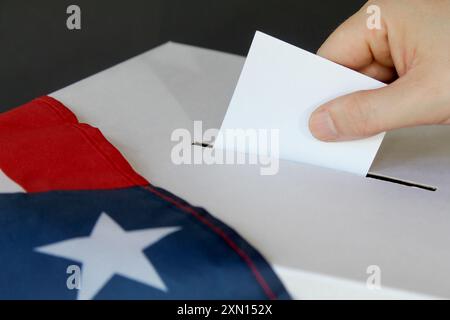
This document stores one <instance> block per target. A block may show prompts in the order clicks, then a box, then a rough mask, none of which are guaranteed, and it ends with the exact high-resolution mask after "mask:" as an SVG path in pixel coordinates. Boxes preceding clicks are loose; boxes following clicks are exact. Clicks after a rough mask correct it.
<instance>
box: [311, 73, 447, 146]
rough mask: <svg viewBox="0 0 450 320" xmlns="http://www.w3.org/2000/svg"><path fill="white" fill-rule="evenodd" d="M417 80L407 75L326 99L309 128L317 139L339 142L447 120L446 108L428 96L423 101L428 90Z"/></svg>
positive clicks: (417, 78) (418, 78) (419, 78)
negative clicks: (377, 87) (377, 85)
mask: <svg viewBox="0 0 450 320" xmlns="http://www.w3.org/2000/svg"><path fill="white" fill-rule="evenodd" d="M420 80H421V77H419V76H416V75H413V74H408V75H407V76H405V77H403V78H401V79H399V80H397V81H396V82H394V83H393V84H391V85H389V86H387V87H384V88H381V89H376V90H368V91H359V92H356V93H352V94H349V95H346V96H342V97H339V98H337V99H335V100H333V101H330V102H328V103H326V104H324V105H322V106H321V107H319V108H318V109H317V110H316V111H315V112H314V113H313V114H312V116H311V118H310V122H309V127H310V130H311V132H312V134H313V135H314V136H315V137H316V138H317V139H319V140H323V141H343V140H354V139H360V138H364V137H368V136H372V135H375V134H377V133H380V132H384V131H388V130H392V129H396V128H402V127H409V126H415V125H421V124H432V123H442V122H444V121H445V120H447V119H448V108H446V109H445V110H444V108H440V107H439V106H435V105H433V102H432V100H430V99H429V98H428V101H425V98H426V97H427V95H428V94H429V90H426V89H425V86H424V84H423V82H421V81H420ZM427 91H428V93H427ZM424 97H425V98H424ZM435 110H442V111H441V112H436V111H435Z"/></svg>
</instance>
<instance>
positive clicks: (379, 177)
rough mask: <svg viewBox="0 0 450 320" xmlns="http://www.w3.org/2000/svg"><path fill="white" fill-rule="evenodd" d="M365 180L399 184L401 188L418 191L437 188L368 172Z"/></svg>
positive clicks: (435, 189)
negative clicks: (416, 189)
mask: <svg viewBox="0 0 450 320" xmlns="http://www.w3.org/2000/svg"><path fill="white" fill-rule="evenodd" d="M366 178H369V179H375V180H380V181H385V182H390V183H396V184H399V185H402V186H406V187H411V188H418V189H422V190H426V191H437V187H433V186H429V185H426V184H422V183H417V182H413V181H407V180H402V179H397V178H394V177H389V176H384V175H380V174H376V173H370V172H369V173H368V174H367V176H366Z"/></svg>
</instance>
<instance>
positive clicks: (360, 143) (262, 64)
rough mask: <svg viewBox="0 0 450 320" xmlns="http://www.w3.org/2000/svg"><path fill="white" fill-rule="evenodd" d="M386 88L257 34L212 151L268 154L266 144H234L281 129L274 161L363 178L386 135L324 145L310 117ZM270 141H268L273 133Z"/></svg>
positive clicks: (262, 142)
mask: <svg viewBox="0 0 450 320" xmlns="http://www.w3.org/2000/svg"><path fill="white" fill-rule="evenodd" d="M384 85H385V84H383V83H382V82H379V81H377V80H374V79H372V78H369V77H367V76H365V75H363V74H360V73H358V72H355V71H353V70H350V69H348V68H346V67H343V66H341V65H338V64H336V63H334V62H331V61H329V60H326V59H324V58H322V57H319V56H317V55H315V54H312V53H310V52H307V51H305V50H302V49H300V48H297V47H295V46H293V45H290V44H288V43H286V42H283V41H281V40H278V39H276V38H273V37H271V36H268V35H266V34H264V33H262V32H256V34H255V37H254V39H253V43H252V45H251V48H250V51H249V53H248V56H247V60H246V62H245V65H244V68H243V70H242V73H241V76H240V78H239V82H238V84H237V87H236V90H235V92H234V95H233V98H232V100H231V102H230V105H229V107H228V111H227V113H226V115H225V119H224V121H223V123H222V127H221V129H220V134H219V136H218V138H217V140H216V142H215V144H214V148H220V149H225V150H231V149H233V151H237V152H243V153H251V154H253V153H256V154H259V153H265V154H267V146H266V147H261V146H263V145H264V144H265V143H267V142H265V141H261V139H259V140H258V146H254V145H251V146H249V144H248V143H247V144H242V143H233V142H232V140H235V141H237V140H239V139H238V138H236V134H238V135H246V138H249V137H250V136H251V135H252V133H254V132H264V130H265V131H268V132H271V131H273V132H276V130H279V131H278V135H279V138H277V139H276V140H278V141H273V140H274V139H272V140H271V141H269V145H270V150H271V151H272V152H271V153H270V156H271V157H274V156H276V157H277V158H280V159H286V160H293V161H298V162H303V163H309V164H313V165H318V166H323V167H328V168H332V169H337V170H343V171H347V172H351V173H355V174H358V175H362V176H365V175H366V174H367V172H368V171H369V168H370V166H371V164H372V161H373V159H374V158H375V155H376V153H377V150H378V148H379V147H380V144H381V142H382V140H383V137H384V133H383V134H379V135H376V136H373V137H370V138H367V139H362V140H356V141H350V142H321V141H319V140H317V139H315V138H314V137H313V136H312V134H311V133H310V131H309V127H308V122H309V117H310V115H311V113H312V112H313V111H314V110H315V109H316V108H317V107H319V106H320V105H321V104H323V103H325V102H327V101H329V100H331V99H333V98H336V97H338V96H341V95H344V94H348V93H351V92H354V91H358V90H365V89H375V88H380V87H382V86H384ZM239 132H240V133H239ZM259 136H263V137H264V135H259ZM267 136H268V137H269V138H270V137H271V135H270V133H267ZM274 136H276V135H274ZM247 141H250V140H247ZM276 144H278V145H276ZM276 147H278V148H279V149H278V148H276ZM274 150H276V152H274Z"/></svg>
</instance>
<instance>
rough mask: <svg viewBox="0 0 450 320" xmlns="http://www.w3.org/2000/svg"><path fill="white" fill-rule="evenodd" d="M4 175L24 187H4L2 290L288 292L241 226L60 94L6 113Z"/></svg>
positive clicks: (231, 295) (2, 121) (0, 151)
mask: <svg viewBox="0 0 450 320" xmlns="http://www.w3.org/2000/svg"><path fill="white" fill-rule="evenodd" d="M0 175H2V176H0V188H3V190H1V189H0V191H9V190H12V189H14V188H12V187H11V186H13V185H15V186H17V189H18V190H16V191H19V190H22V191H26V192H14V193H3V194H0V229H1V230H2V232H1V233H0V261H1V264H2V272H1V273H0V298H2V299H289V294H288V293H287V291H286V289H285V288H284V286H283V284H282V283H281V282H280V280H279V279H278V277H277V276H276V274H275V273H274V271H273V270H272V268H271V267H270V265H269V264H268V262H267V261H266V260H265V259H264V258H263V257H262V256H261V254H260V253H258V251H257V250H256V249H254V248H253V247H252V246H251V245H250V244H249V243H247V242H246V241H245V240H244V239H242V237H240V236H239V235H238V234H237V233H236V232H235V231H234V230H232V229H231V228H229V227H227V226H226V225H225V224H223V223H222V222H220V221H219V220H217V219H215V218H214V217H213V216H211V215H210V214H209V213H208V212H207V211H205V210H204V209H202V208H198V207H193V206H191V205H190V204H188V203H187V202H185V201H183V200H182V199H180V198H178V197H176V196H175V195H173V194H171V193H169V192H167V191H165V190H163V189H160V188H157V187H154V186H152V185H151V184H149V183H148V182H147V181H146V180H145V179H144V178H142V177H141V176H140V175H139V174H137V173H136V172H135V171H134V170H133V169H132V167H131V166H130V165H129V164H128V163H127V161H126V160H125V158H124V157H123V156H122V155H121V154H120V152H119V151H118V150H117V149H115V148H114V147H113V146H112V145H111V144H110V143H109V142H108V141H107V140H106V139H105V137H104V136H103V135H102V134H101V132H100V131H99V130H98V129H95V128H93V127H90V126H89V125H87V124H81V123H79V122H78V120H77V118H76V117H75V115H74V114H73V113H72V112H71V111H70V110H69V109H68V108H66V107H65V106H63V105H62V104H61V103H59V102H58V101H56V100H55V99H52V98H49V97H42V98H39V99H36V100H33V101H32V102H30V103H27V104H25V105H23V106H22V107H19V108H16V109H14V110H12V111H9V112H6V113H3V114H0ZM2 177H3V178H2ZM1 179H3V182H2V181H1Z"/></svg>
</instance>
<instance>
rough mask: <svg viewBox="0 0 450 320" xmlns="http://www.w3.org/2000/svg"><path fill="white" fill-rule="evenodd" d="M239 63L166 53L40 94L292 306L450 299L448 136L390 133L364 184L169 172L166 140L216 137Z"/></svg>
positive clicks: (282, 175) (191, 169)
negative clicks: (251, 254)
mask: <svg viewBox="0 0 450 320" xmlns="http://www.w3.org/2000/svg"><path fill="white" fill-rule="evenodd" d="M244 61H245V58H244V57H241V56H236V55H231V54H227V53H222V52H217V51H212V50H208V49H203V48H197V47H193V46H188V45H183V44H177V43H172V42H169V43H166V44H163V45H161V46H159V47H157V48H155V49H152V50H150V51H148V52H145V53H143V54H141V55H139V56H137V57H134V58H132V59H130V60H127V61H125V62H123V63H120V64H118V65H116V66H114V67H112V68H109V69H107V70H104V71H102V72H100V73H98V74H95V75H93V76H91V77H89V78H87V79H84V80H81V81H79V82H77V83H75V84H72V85H70V86H68V87H66V88H63V89H61V90H58V91H57V92H54V93H52V94H50V95H51V96H52V97H54V98H56V99H58V100H60V101H61V102H63V103H64V104H66V105H67V106H68V107H69V108H70V109H71V110H73V111H74V113H75V114H76V115H77V116H78V117H79V120H80V121H81V122H87V123H89V124H91V125H93V126H96V127H98V128H100V129H101V131H102V132H103V133H104V135H105V136H106V137H107V139H108V140H109V141H110V142H111V143H112V144H114V145H115V146H116V147H117V148H118V149H119V150H120V151H121V152H122V153H123V154H124V156H125V157H126V158H127V160H128V161H129V162H130V163H131V165H132V166H133V167H134V168H135V169H136V170H137V171H138V172H139V173H140V174H142V175H143V176H144V177H145V178H146V179H148V180H149V181H150V182H151V183H152V184H154V185H156V186H160V187H163V188H165V189H167V190H169V191H170V192H172V193H174V194H176V195H178V196H179V197H181V198H183V199H185V200H186V201H188V202H190V203H191V204H193V205H196V206H201V207H204V208H206V209H207V210H208V211H210V212H211V214H212V215H214V216H215V217H217V218H219V219H221V220H222V221H224V222H225V223H227V224H229V225H230V226H232V227H233V228H235V229H236V230H237V231H238V232H239V233H240V234H241V235H242V236H243V237H244V238H246V239H247V240H248V241H249V242H250V243H251V244H253V245H254V246H255V247H256V248H258V249H259V250H260V251H261V253H262V254H263V255H264V256H265V257H266V258H267V259H268V261H269V262H270V263H271V264H272V265H273V266H274V268H275V271H276V272H277V274H278V275H279V277H280V278H281V279H282V281H283V283H284V284H285V285H286V287H287V288H288V290H289V291H290V293H291V294H292V296H293V297H295V298H298V299H310V298H323V299H335V298H336V299H339V298H344V299H346V298H361V299H363V298H370V299H372V298H373V299H377V298H412V299H414V298H436V297H437V298H450V277H448V270H450V249H449V248H448V247H449V243H450V200H449V199H450V144H449V140H450V127H437V126H435V127H419V128H413V129H402V130H398V131H395V132H390V133H388V134H387V135H386V137H385V139H384V141H383V143H382V146H381V148H380V150H379V152H378V154H377V157H376V159H375V161H374V163H373V165H372V167H371V169H370V176H369V177H361V176H357V175H354V174H351V173H346V172H341V171H337V170H332V169H326V168H321V167H317V166H314V165H307V164H301V163H296V162H290V161H284V160H280V163H279V170H278V173H277V174H275V175H261V174H260V168H259V167H258V166H257V165H252V164H236V165H227V164H223V165H221V164H195V163H192V164H176V163H174V162H173V161H172V158H171V153H172V151H173V148H174V145H175V144H176V142H175V141H174V140H173V139H172V138H173V137H172V134H173V132H174V131H175V130H177V129H187V130H188V131H189V132H193V130H194V123H195V121H201V123H202V126H203V130H206V129H208V128H220V125H221V123H222V121H223V119H224V115H225V113H226V111H227V107H228V104H229V102H230V99H231V97H232V95H233V91H234V89H235V86H236V83H237V80H238V78H239V74H240V72H241V69H242V66H243V64H244ZM405 94H408V93H407V92H405ZM392 107H393V108H395V106H392ZM193 142H200V143H196V144H194V145H192V148H193V150H194V149H196V148H204V147H205V146H202V145H201V141H195V137H193ZM180 268H182V265H180Z"/></svg>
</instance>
